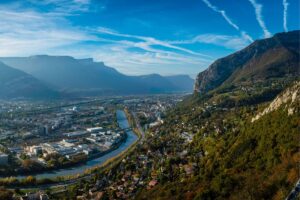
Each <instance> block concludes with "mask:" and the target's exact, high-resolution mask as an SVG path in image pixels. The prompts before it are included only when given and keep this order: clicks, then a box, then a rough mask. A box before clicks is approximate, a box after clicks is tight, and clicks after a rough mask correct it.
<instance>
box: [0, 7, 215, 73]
mask: <svg viewBox="0 0 300 200" xmlns="http://www.w3.org/2000/svg"><path fill="white" fill-rule="evenodd" d="M49 3H50V2H49ZM0 19H1V21H0V56H28V55H35V54H55V55H71V56H75V57H78V58H83V57H93V58H94V59H95V60H98V61H104V62H105V63H106V64H107V65H109V66H112V67H116V68H117V69H118V70H120V71H122V72H123V73H128V74H145V73H153V70H155V71H157V72H158V71H159V72H161V73H164V74H168V71H170V67H171V68H172V69H174V72H175V71H177V73H180V72H182V73H183V72H184V73H189V74H193V73H194V71H199V68H200V69H201V66H203V67H204V66H207V65H208V64H209V63H211V62H212V60H213V59H212V58H210V57H208V56H206V55H203V54H201V53H198V52H194V51H192V50H189V49H186V48H182V47H178V46H176V45H174V44H171V43H170V42H168V41H162V40H159V39H157V38H154V37H144V36H137V35H129V34H124V33H119V32H117V31H115V30H111V29H105V28H103V27H99V28H89V27H74V26H72V24H71V23H70V22H69V21H68V19H67V18H66V16H65V15H62V14H57V10H55V11H53V12H39V11H37V10H34V9H23V8H22V7H20V5H17V6H14V7H13V8H9V7H7V6H3V5H2V6H0ZM136 49H140V50H136ZM175 69H176V70H175ZM172 71H173V70H172Z"/></svg>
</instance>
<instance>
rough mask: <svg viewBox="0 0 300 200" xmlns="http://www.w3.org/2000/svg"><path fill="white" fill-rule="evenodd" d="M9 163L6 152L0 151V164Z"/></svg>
mask: <svg viewBox="0 0 300 200" xmlns="http://www.w3.org/2000/svg"><path fill="white" fill-rule="evenodd" d="M7 164H8V155H7V154H5V153H0V165H7Z"/></svg>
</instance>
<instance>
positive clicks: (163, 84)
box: [0, 55, 194, 97]
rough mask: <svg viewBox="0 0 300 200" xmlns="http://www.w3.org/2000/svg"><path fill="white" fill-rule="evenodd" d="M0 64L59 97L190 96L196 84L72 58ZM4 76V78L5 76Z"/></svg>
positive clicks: (186, 79)
mask: <svg viewBox="0 0 300 200" xmlns="http://www.w3.org/2000/svg"><path fill="white" fill-rule="evenodd" d="M0 62H3V63H4V64H5V65H6V66H7V67H8V66H9V67H11V68H14V69H17V70H18V72H20V71H22V72H24V73H26V74H28V75H31V77H32V78H35V79H36V80H39V81H40V82H36V83H35V84H36V87H38V86H37V85H38V83H39V84H40V87H42V85H43V86H47V87H48V88H51V89H52V90H55V91H59V92H60V93H64V94H68V95H75V96H78V95H79V96H80V95H81V96H82V95H113V94H118V95H119V94H120V95H130V94H155V93H172V92H191V91H192V88H193V83H194V80H193V79H191V78H190V77H189V76H187V75H178V76H166V77H164V76H161V75H158V74H150V75H143V76H127V75H124V74H122V73H120V72H118V71H117V70H115V69H114V68H111V67H107V66H106V65H104V63H102V62H94V61H93V59H91V58H87V59H75V58H73V57H70V56H48V55H38V56H30V57H2V58H0ZM11 71H12V70H11ZM15 72H16V70H15ZM2 75H3V76H4V77H5V74H2ZM0 81H1V80H0ZM21 82H22V80H20V83H21ZM23 84H24V85H26V84H27V83H26V82H24V83H23ZM15 87H16V88H15ZM27 89H28V90H27V92H28V93H30V94H32V93H35V92H34V91H31V90H30V88H27ZM9 90H11V91H14V90H18V88H17V86H14V85H11V86H10V87H9ZM12 96H13V95H12ZM29 96H30V95H29ZM34 96H35V97H36V96H37V95H34Z"/></svg>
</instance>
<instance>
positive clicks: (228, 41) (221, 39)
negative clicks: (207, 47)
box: [171, 34, 249, 50]
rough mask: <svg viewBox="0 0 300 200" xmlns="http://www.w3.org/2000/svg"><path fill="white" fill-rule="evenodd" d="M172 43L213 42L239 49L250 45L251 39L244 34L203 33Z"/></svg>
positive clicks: (228, 47)
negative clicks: (241, 35) (242, 35)
mask: <svg viewBox="0 0 300 200" xmlns="http://www.w3.org/2000/svg"><path fill="white" fill-rule="evenodd" d="M171 43H172V44H194V43H202V44H213V45H217V46H223V47H225V48H227V49H234V50H239V49H241V48H244V47H245V46H247V45H249V39H248V38H247V37H246V36H244V37H240V36H232V35H217V34H201V35H197V36H196V37H194V38H193V39H191V40H181V41H172V42H171Z"/></svg>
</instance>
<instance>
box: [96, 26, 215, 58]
mask: <svg viewBox="0 0 300 200" xmlns="http://www.w3.org/2000/svg"><path fill="white" fill-rule="evenodd" d="M97 30H98V32H99V33H104V34H109V35H114V36H119V37H125V38H133V39H138V40H141V41H143V42H135V43H134V44H135V47H139V48H143V49H145V50H150V51H151V49H150V48H148V47H151V46H154V45H158V46H162V47H166V48H170V49H173V50H179V51H182V52H185V53H188V54H192V55H197V56H204V57H210V56H208V55H205V54H201V53H197V52H194V51H191V50H189V49H186V48H182V47H178V46H175V45H172V44H171V43H169V42H167V41H162V40H158V39H155V38H153V37H145V36H138V35H129V34H123V33H118V32H116V31H114V30H111V29H107V28H103V27H99V28H98V29H97ZM146 48H147V49H146Z"/></svg>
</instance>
